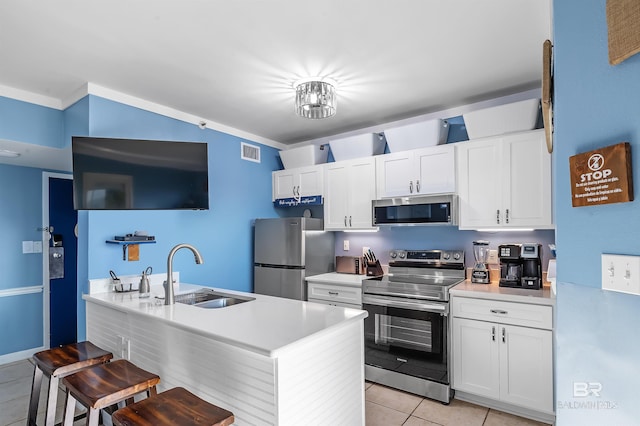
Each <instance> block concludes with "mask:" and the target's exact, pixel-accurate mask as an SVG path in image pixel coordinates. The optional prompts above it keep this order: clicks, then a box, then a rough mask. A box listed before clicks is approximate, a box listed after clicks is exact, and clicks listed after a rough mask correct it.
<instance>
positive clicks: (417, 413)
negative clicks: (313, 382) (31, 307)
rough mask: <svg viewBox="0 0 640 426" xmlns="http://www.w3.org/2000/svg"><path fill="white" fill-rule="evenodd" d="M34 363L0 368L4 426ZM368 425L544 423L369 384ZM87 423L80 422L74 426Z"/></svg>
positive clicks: (18, 421) (27, 388) (21, 408)
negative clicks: (446, 403)
mask: <svg viewBox="0 0 640 426" xmlns="http://www.w3.org/2000/svg"><path fill="white" fill-rule="evenodd" d="M32 375H33V364H32V363H31V361H30V360H23V361H18V362H14V363H11V364H5V365H0V425H1V426H17V425H20V426H24V424H25V423H26V418H27V408H28V406H29V394H30V393H31V379H32ZM47 385H48V382H47V380H46V378H45V379H44V380H43V387H42V391H41V392H40V404H39V406H38V408H39V410H38V420H37V421H38V424H42V423H43V422H44V410H45V405H44V402H45V400H46V397H47V391H46V386H47ZM365 399H366V406H365V411H366V423H367V424H366V426H434V425H435V426H437V425H443V426H449V425H451V426H476V425H477V426H542V425H544V423H539V422H535V421H533V420H529V419H524V418H521V417H516V416H513V415H511V414H507V413H503V412H500V411H496V410H492V409H488V408H484V407H480V406H478V405H474V404H469V403H467V402H463V401H458V400H455V399H454V400H453V401H452V402H451V404H449V405H444V404H441V403H439V402H436V401H432V400H430V399H426V398H422V397H420V396H416V395H413V394H410V393H406V392H402V391H399V390H396V389H391V388H388V387H385V386H382V385H378V384H375V383H369V382H367V383H366V384H365ZM63 405H64V392H59V393H58V410H57V416H56V422H59V421H60V420H61V418H62V407H63ZM81 424H84V420H78V421H76V422H75V423H74V425H81Z"/></svg>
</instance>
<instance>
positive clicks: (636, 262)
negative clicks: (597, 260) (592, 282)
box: [602, 254, 640, 295]
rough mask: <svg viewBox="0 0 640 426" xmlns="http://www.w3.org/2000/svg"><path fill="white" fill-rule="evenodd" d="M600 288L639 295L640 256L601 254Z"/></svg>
mask: <svg viewBox="0 0 640 426" xmlns="http://www.w3.org/2000/svg"><path fill="white" fill-rule="evenodd" d="M602 289H603V290H610V291H619V292H622V293H629V294H638V295H640V256H630V255H622V254H620V255H618V254H603V255H602Z"/></svg>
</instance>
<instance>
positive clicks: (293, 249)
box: [253, 217, 335, 300]
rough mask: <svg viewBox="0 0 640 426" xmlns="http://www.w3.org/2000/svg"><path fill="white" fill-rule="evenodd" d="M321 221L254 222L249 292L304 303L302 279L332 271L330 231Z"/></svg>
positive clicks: (303, 219) (305, 291)
mask: <svg viewBox="0 0 640 426" xmlns="http://www.w3.org/2000/svg"><path fill="white" fill-rule="evenodd" d="M323 229H324V224H323V221H322V219H316V218H301V217H295V218H278V219H256V221H255V229H254V236H255V239H254V260H253V261H254V267H253V284H254V285H253V291H254V292H255V293H258V294H266V295H269V296H278V297H286V298H289V299H297V300H307V283H306V282H305V277H310V276H312V275H318V274H323V273H325V272H333V271H334V261H335V246H334V235H333V232H327V231H324V230H323Z"/></svg>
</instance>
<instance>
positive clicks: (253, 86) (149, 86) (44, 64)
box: [0, 0, 551, 144]
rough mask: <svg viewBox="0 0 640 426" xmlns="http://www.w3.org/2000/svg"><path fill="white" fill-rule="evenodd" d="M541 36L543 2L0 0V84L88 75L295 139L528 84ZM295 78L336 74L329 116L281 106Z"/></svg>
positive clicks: (67, 88)
mask: <svg viewBox="0 0 640 426" xmlns="http://www.w3.org/2000/svg"><path fill="white" fill-rule="evenodd" d="M547 38H551V0H485V1H478V0H446V1H445V0H440V1H436V0H394V1H391V0H324V1H322V2H314V3H311V2H306V1H301V0H234V1H232V0H155V1H152V0H92V1H86V0H56V1H48V0H3V1H1V2H0V58H2V59H1V65H0V85H2V86H7V87H10V88H15V89H19V90H24V91H28V92H31V93H35V94H39V95H43V96H47V97H50V98H55V99H60V100H64V99H65V98H68V97H70V96H71V95H72V94H73V93H74V92H77V90H78V89H79V88H81V87H83V86H85V85H86V84H87V83H93V84H96V85H99V86H101V87H105V88H108V89H110V90H114V91H118V92H121V93H125V94H128V95H131V96H134V97H138V98H141V99H145V100H147V101H151V102H154V103H157V104H160V105H164V106H167V107H170V108H174V109H176V110H179V111H182V112H185V113H188V114H191V115H193V116H196V117H201V118H202V119H203V120H205V121H213V122H215V123H220V124H222V125H224V126H229V127H232V128H236V129H240V130H242V131H244V132H248V133H250V134H254V135H258V136H260V137H261V138H265V139H268V140H271V141H274V142H276V143H282V144H295V143H299V142H303V141H308V140H313V139H317V138H323V137H326V136H331V135H335V134H341V133H345V132H349V131H353V130H355V129H361V128H365V127H370V126H374V125H376V124H381V123H387V122H391V121H395V120H401V119H404V118H407V117H414V116H418V115H422V114H428V113H431V112H436V111H442V110H446V109H448V108H452V107H456V106H460V105H467V104H470V103H474V102H479V101H483V100H487V99H492V98H496V97H499V96H503V95H509V94H513V93H518V92H522V91H524V90H529V89H533V88H537V87H539V86H540V80H541V69H542V43H543V41H544V40H545V39H547ZM309 76H321V77H329V78H332V79H333V80H335V81H337V84H338V88H337V93H338V111H337V114H336V116H334V117H331V118H328V119H324V120H308V119H303V118H300V117H297V116H296V115H295V113H294V107H293V104H294V90H293V88H292V83H293V82H294V81H296V80H298V79H300V78H304V77H309ZM443 118H446V117H443Z"/></svg>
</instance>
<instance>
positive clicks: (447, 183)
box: [414, 144, 456, 195]
mask: <svg viewBox="0 0 640 426" xmlns="http://www.w3.org/2000/svg"><path fill="white" fill-rule="evenodd" d="M414 156H415V164H416V168H417V176H416V178H417V180H416V181H415V182H414V184H415V187H416V192H417V193H418V194H420V195H423V194H441V193H446V192H456V157H455V146H454V145H453V144H451V145H439V146H434V147H432V148H425V149H421V150H417V151H414Z"/></svg>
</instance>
